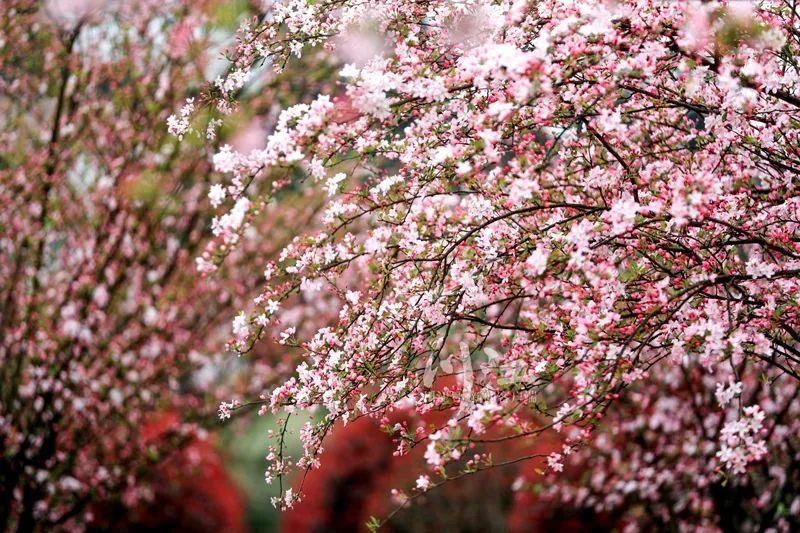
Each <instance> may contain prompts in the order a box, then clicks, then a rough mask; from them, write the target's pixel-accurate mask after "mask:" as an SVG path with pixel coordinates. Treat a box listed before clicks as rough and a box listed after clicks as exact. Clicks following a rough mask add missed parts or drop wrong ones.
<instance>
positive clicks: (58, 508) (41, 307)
mask: <svg viewBox="0 0 800 533" xmlns="http://www.w3.org/2000/svg"><path fill="white" fill-rule="evenodd" d="M244 7H246V6H244ZM241 8H242V6H239V8H237V9H241ZM225 9H227V8H226V6H221V5H220V2H215V1H188V0H187V1H182V0H180V1H178V0H175V1H167V2H161V1H152V0H147V1H143V2H113V1H105V0H48V1H45V2H37V1H30V0H12V1H10V2H3V3H2V6H0V64H1V65H2V67H1V68H0V202H2V204H3V209H2V210H0V254H1V256H0V257H1V258H0V373H1V374H2V377H1V378H0V383H1V385H0V450H2V453H1V454H0V530H5V529H9V530H14V529H16V530H19V531H30V530H33V529H36V530H46V531H51V530H53V528H59V529H83V528H85V527H86V524H87V523H88V522H91V520H92V514H93V513H94V512H95V511H96V510H97V509H101V510H103V509H107V508H112V507H114V506H116V505H117V504H119V505H122V506H123V507H125V506H127V507H136V506H137V505H139V503H138V502H140V500H142V499H147V498H149V497H151V496H152V495H153V494H154V491H155V489H156V488H157V487H156V488H154V486H153V484H152V483H157V484H159V483H160V484H161V485H162V486H163V479H162V481H158V479H155V480H154V479H152V478H153V476H156V478H158V476H163V472H164V469H163V468H161V467H160V466H158V465H159V464H160V463H162V461H164V460H165V459H166V460H171V461H172V462H175V460H176V459H175V457H172V458H171V459H170V455H171V454H173V452H174V453H176V454H178V455H177V457H178V458H179V459H178V460H184V459H185V457H186V456H185V455H183V452H182V451H181V450H182V449H183V448H184V445H187V444H190V445H191V446H193V447H197V446H203V445H202V444H197V442H198V439H201V440H202V439H203V438H205V437H204V434H203V431H201V430H200V425H199V424H197V423H196V422H202V421H203V420H208V419H209V417H208V416H207V415H205V413H207V411H208V405H209V401H208V399H207V398H205V390H206V389H208V388H213V387H211V385H215V384H216V385H218V384H219V383H218V382H219V381H220V380H221V379H222V377H220V373H221V370H223V365H222V363H221V362H220V359H219V355H220V354H221V352H222V348H223V347H224V340H225V333H224V331H223V333H222V335H220V321H223V322H227V321H228V320H229V317H230V315H231V314H233V312H234V309H237V308H240V307H241V306H243V305H245V302H247V301H248V299H249V297H250V296H251V293H252V292H253V290H254V288H255V287H257V286H258V284H259V279H260V277H261V270H260V269H258V270H256V271H255V272H252V270H251V269H252V265H253V264H254V263H253V261H252V256H254V257H259V258H263V257H269V256H270V255H271V254H272V253H273V252H274V250H275V249H279V248H280V247H281V243H282V242H283V241H282V239H285V236H284V237H281V236H280V234H281V230H280V228H278V229H275V230H272V231H271V234H272V235H273V239H272V240H271V241H270V242H263V241H257V242H256V241H253V242H251V243H250V244H249V247H248V246H246V245H245V244H246V243H243V245H242V246H241V247H240V249H239V250H238V251H237V254H235V255H234V256H232V257H231V258H230V259H231V261H230V262H229V263H228V265H227V266H226V268H227V270H226V273H227V274H226V276H225V278H219V279H216V278H215V279H202V278H201V277H200V276H198V275H197V273H196V272H195V268H194V262H195V256H196V255H197V254H198V253H199V250H202V248H198V247H200V246H201V244H202V243H204V242H205V241H206V240H207V239H208V237H209V235H210V232H209V229H210V222H211V218H210V216H207V214H206V213H208V211H209V207H208V205H204V204H206V203H207V202H208V200H207V199H206V192H207V190H208V188H209V187H210V186H211V184H212V182H213V180H214V179H215V178H214V176H215V173H214V171H213V168H212V165H211V163H210V161H208V160H207V158H205V157H204V156H203V152H202V151H201V150H200V149H201V148H202V147H203V142H206V141H208V142H212V143H213V142H217V141H216V140H215V139H216V134H213V133H212V132H209V134H208V136H207V138H205V139H204V140H203V142H194V143H192V142H190V140H189V139H187V140H186V141H185V142H183V143H179V142H178V141H177V140H176V139H174V138H172V137H171V136H170V135H169V134H168V132H167V127H166V125H165V122H166V120H167V118H168V116H169V114H170V113H171V112H172V111H173V110H174V109H175V108H176V107H177V106H178V105H179V101H182V100H183V98H184V97H185V96H186V94H187V91H188V92H190V93H191V92H199V91H200V89H201V88H202V86H203V85H204V84H205V83H206V79H207V77H208V76H212V77H213V74H214V72H215V69H216V70H219V69H221V68H222V69H224V63H221V62H220V61H219V60H218V59H217V58H216V57H215V54H216V52H214V51H213V47H214V46H219V45H220V44H222V43H224V42H225V39H226V38H227V39H230V37H231V35H232V33H233V32H232V30H231V29H227V30H226V28H225V22H224V21H221V17H222V15H221V14H220V13H222V14H224V13H225ZM226 16H227V15H226ZM235 16H236V12H234V13H233V17H235ZM262 81H264V80H262ZM265 83H269V80H266V81H265ZM295 88H297V90H298V91H299V90H301V89H302V87H300V86H297V87H295ZM284 92H286V91H284ZM271 94H272V93H269V94H267V93H264V94H259V93H252V94H249V95H241V97H242V98H243V99H246V100H247V101H248V105H249V112H248V114H246V115H245V114H242V115H239V116H238V119H239V120H240V121H241V124H233V121H232V120H230V121H229V122H228V123H227V124H226V125H225V126H224V128H223V130H224V131H222V132H221V133H220V137H219V138H220V139H227V140H228V141H229V142H233V143H236V145H237V146H245V145H246V142H245V141H246V138H247V137H248V135H249V139H250V141H249V142H251V143H253V142H256V143H258V142H260V140H259V133H260V131H261V130H260V129H259V128H258V127H257V126H258V125H259V124H260V123H261V121H266V122H268V120H269V116H270V111H271V109H272V108H273V104H274V99H273V97H272V96H271ZM292 94H294V95H296V94H297V92H295V93H292ZM196 118H197V117H196ZM197 120H203V121H205V123H207V124H216V122H214V121H215V118H214V116H213V113H212V114H207V115H206V116H204V117H202V118H197ZM248 123H250V124H253V125H255V126H251V127H249V129H248V128H247V127H246V125H247V124H248ZM248 131H249V132H250V133H249V134H248V133H247V132H248ZM308 212H313V204H310V203H309V204H307V203H297V204H296V205H289V204H284V205H283V206H282V210H281V212H280V213H277V214H275V216H273V217H272V218H271V219H270V221H267V222H265V224H266V223H269V222H276V223H278V224H281V223H282V220H283V217H289V218H291V219H292V220H295V221H301V220H302V218H303V217H307V216H308ZM262 229H263V230H264V231H268V230H269V228H268V227H267V226H264V227H263V228H262ZM240 265H244V268H240ZM251 274H252V275H251ZM227 366H230V365H227ZM223 377H224V376H223ZM265 379H267V378H265ZM252 384H253V382H251V383H248V384H247V385H248V386H249V385H252ZM228 385H230V386H232V387H233V388H234V389H236V387H237V386H238V385H237V384H236V383H232V384H230V383H228V384H226V387H225V389H228ZM256 385H257V384H256ZM259 390H260V389H259ZM212 410H213V409H212ZM165 413H168V414H169V416H171V417H176V422H175V423H174V424H171V425H170V428H169V431H165V432H163V435H161V436H160V437H159V438H158V439H152V438H149V439H148V438H147V436H146V430H145V428H147V427H150V426H152V425H153V424H155V423H158V420H160V419H162V418H163V416H165ZM208 448H209V449H211V447H210V446H208ZM190 456H191V454H190ZM181 458H183V459H181ZM169 471H170V470H167V472H169ZM98 502H103V506H105V507H103V506H100V507H98ZM105 518H107V519H111V520H113V517H105Z"/></svg>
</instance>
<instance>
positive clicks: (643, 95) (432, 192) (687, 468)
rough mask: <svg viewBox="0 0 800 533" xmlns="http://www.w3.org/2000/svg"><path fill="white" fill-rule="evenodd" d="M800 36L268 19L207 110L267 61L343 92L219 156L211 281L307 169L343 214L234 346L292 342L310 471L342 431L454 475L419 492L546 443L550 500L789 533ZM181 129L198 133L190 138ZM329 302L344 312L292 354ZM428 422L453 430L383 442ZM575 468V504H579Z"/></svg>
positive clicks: (308, 10) (502, 6)
mask: <svg viewBox="0 0 800 533" xmlns="http://www.w3.org/2000/svg"><path fill="white" fill-rule="evenodd" d="M797 24H798V20H797V15H796V11H795V9H794V8H793V5H792V3H791V2H780V1H763V2H759V3H758V4H757V5H756V4H751V3H747V2H729V3H727V4H726V3H725V2H721V3H715V2H711V3H703V4H700V3H694V2H685V1H670V2H666V1H665V2H659V1H653V0H637V1H633V2H617V3H615V2H600V1H584V2H572V1H565V0H542V1H528V0H518V1H514V2H511V1H504V2H482V1H464V2H456V1H445V0H442V1H435V0H423V1H406V0H390V1H381V2H368V3H367V4H365V3H363V2H350V1H346V0H345V1H337V2H327V1H322V2H313V3H310V2H305V1H304V0H292V1H286V2H278V3H275V4H274V5H272V6H271V7H270V8H269V9H268V10H267V11H266V12H265V14H264V15H263V16H262V17H260V18H258V19H256V20H254V21H252V22H251V23H248V24H246V25H245V26H244V27H243V28H242V29H241V32H240V39H239V43H238V46H237V47H236V50H235V53H234V55H233V67H232V70H231V72H230V73H229V75H228V76H226V77H221V78H220V79H218V80H217V82H216V83H215V84H214V85H213V87H212V88H211V90H210V91H209V92H208V93H207V96H208V97H209V99H210V100H211V101H213V102H214V104H215V105H216V107H217V109H219V110H220V111H222V112H229V111H231V110H232V109H234V108H235V106H236V102H235V94H236V93H237V91H239V89H240V88H241V87H243V86H244V85H245V84H246V83H247V80H248V79H250V78H251V77H252V76H257V75H259V73H260V72H261V68H262V67H263V66H265V65H266V66H272V67H276V68H277V70H278V71H280V70H281V69H282V68H284V67H285V66H286V65H290V64H291V63H292V62H293V61H300V60H302V59H297V58H302V57H303V56H304V54H310V55H313V56H314V57H318V56H319V54H323V56H325V57H326V58H327V61H329V62H330V63H331V64H332V65H335V66H336V67H337V70H338V79H336V80H334V81H335V82H336V84H334V83H332V84H331V89H330V91H328V92H323V93H321V94H319V95H318V96H317V97H316V98H315V99H313V100H308V101H305V102H301V103H297V104H296V105H293V106H291V107H288V108H287V109H285V110H284V111H283V112H282V113H281V115H280V117H279V119H278V121H277V124H276V126H275V128H274V131H273V133H272V134H271V135H270V136H269V138H268V139H267V141H266V146H265V147H263V149H257V150H253V151H251V152H249V153H240V152H237V151H236V150H232V149H230V148H229V147H223V148H222V150H220V151H219V152H218V153H217V154H216V155H215V156H214V163H215V165H216V167H217V169H218V170H219V171H221V172H227V173H229V174H230V175H231V176H232V179H231V180H230V182H229V184H228V185H227V186H226V187H222V188H218V189H215V190H212V191H211V195H212V199H213V200H214V201H215V202H218V203H220V204H224V205H225V206H226V212H225V213H224V214H222V215H220V216H218V217H217V219H216V220H215V223H214V226H213V229H214V232H215V235H216V237H217V239H216V241H215V242H214V243H212V244H211V245H210V246H209V247H208V248H207V249H206V252H205V253H204V254H203V256H202V257H201V258H199V259H198V265H199V268H200V270H201V271H203V272H206V273H210V272H213V271H214V270H215V269H216V268H218V265H220V264H223V259H224V257H225V256H226V255H227V254H229V253H230V250H231V249H235V248H236V246H238V243H239V242H240V241H241V236H242V235H243V234H244V232H245V230H246V228H248V226H249V224H250V220H251V219H252V216H254V215H256V214H257V213H259V212H260V211H262V210H263V209H269V207H267V206H268V205H269V204H270V202H271V201H272V200H275V201H277V202H278V203H279V202H280V200H281V195H282V194H283V192H282V191H284V190H286V188H287V187H290V186H291V187H294V186H296V185H297V178H296V176H297V171H298V170H300V171H302V173H301V174H302V175H304V176H307V178H300V179H302V180H304V181H306V182H307V184H306V186H308V187H312V188H319V189H322V190H323V191H324V193H325V194H327V195H328V196H329V200H328V203H327V206H326V209H325V211H324V213H323V214H322V215H321V217H320V218H319V229H318V230H317V231H314V232H311V233H307V234H304V235H302V236H299V237H298V238H296V239H295V240H294V241H293V242H292V243H291V244H290V245H289V246H287V247H286V248H284V250H283V253H282V254H281V256H280V258H279V260H278V261H275V262H269V263H268V264H267V265H266V270H265V276H266V278H267V283H266V285H265V287H264V290H263V293H262V294H261V295H260V296H259V297H258V298H256V299H255V301H254V302H253V304H252V305H251V306H248V308H247V309H245V310H244V311H243V312H242V314H240V315H239V316H237V317H236V319H235V320H234V322H233V340H232V341H231V342H232V346H233V347H234V348H236V349H237V350H238V351H239V352H240V353H242V354H245V353H247V352H249V350H250V349H251V348H252V347H253V346H254V344H255V343H256V342H257V341H258V340H259V339H261V338H262V336H263V335H265V334H266V333H267V332H269V331H274V332H276V333H278V332H280V335H279V342H282V343H285V344H287V345H296V346H298V347H300V348H301V353H302V356H301V362H300V363H299V365H298V366H297V371H296V375H294V376H293V377H291V378H290V379H288V380H287V381H285V383H283V384H282V385H281V386H279V387H277V388H275V389H274V390H271V391H266V392H265V395H263V396H262V398H263V402H264V407H263V408H262V412H263V411H267V410H272V411H275V412H280V411H283V410H286V411H287V412H288V413H292V412H294V411H295V410H298V409H307V410H312V411H313V410H320V409H321V411H319V412H320V414H318V416H316V417H315V420H314V422H313V423H311V422H310V423H309V424H308V425H307V426H306V427H304V429H303V430H302V431H301V437H302V438H303V441H304V445H305V454H304V456H303V457H301V458H299V459H298V460H297V461H296V464H297V466H299V467H300V468H301V469H303V468H313V467H314V466H316V465H317V454H318V453H319V451H320V449H321V448H322V446H323V439H324V437H325V435H326V434H327V433H328V431H329V429H330V427H331V425H332V424H333V423H334V422H335V421H336V420H348V419H352V418H354V417H360V416H365V415H366V416H372V417H376V418H378V419H381V418H383V419H384V422H386V426H387V427H386V429H387V430H388V431H390V432H391V433H392V434H393V435H394V438H395V441H396V443H397V449H398V453H401V454H402V453H405V452H406V451H407V450H408V449H409V448H410V447H413V446H416V445H421V446H424V447H426V453H425V457H426V459H427V462H428V464H429V466H430V468H431V469H432V470H433V473H434V474H435V475H434V476H433V477H432V478H428V477H427V476H423V477H421V478H420V481H419V482H418V483H417V486H416V488H414V489H412V490H411V491H410V492H409V493H408V496H409V497H414V495H416V494H419V493H422V492H424V491H426V490H430V489H431V488H432V487H433V486H435V485H436V484H437V483H442V482H445V481H446V480H447V479H450V478H452V476H453V475H454V474H455V473H456V472H462V473H463V472H471V471H475V470H481V469H483V468H487V467H490V466H492V463H493V462H492V458H491V455H483V456H475V458H474V459H473V455H472V452H471V449H472V448H471V447H472V446H474V445H476V444H480V445H482V446H489V445H490V443H491V442H492V441H494V442H502V441H504V440H507V439H510V438H525V437H531V438H535V437H536V435H537V434H540V433H542V432H545V431H549V432H556V433H557V434H558V435H560V437H561V438H562V439H563V450H562V451H560V452H558V453H555V452H554V453H551V454H549V456H548V464H549V468H548V470H549V474H548V475H549V476H550V477H552V479H553V481H556V483H553V484H550V485H549V487H550V488H549V489H548V490H550V491H553V492H557V493H559V494H561V497H562V498H563V499H564V500H565V501H568V502H571V504H572V505H574V506H575V507H589V508H594V509H595V510H597V511H603V510H607V509H612V508H617V507H625V508H626V509H630V513H631V517H630V520H631V521H632V523H640V524H642V523H647V522H648V521H651V522H655V523H671V524H673V525H675V526H683V527H690V526H692V525H698V524H702V525H706V526H708V527H712V528H714V527H726V526H730V525H731V524H747V523H755V524H761V523H763V524H778V525H779V526H780V527H781V528H784V529H785V528H788V527H790V523H794V522H792V521H796V520H797V516H798V511H800V500H799V499H798V498H797V496H796V495H797V488H798V481H799V479H798V472H797V461H798V452H799V451H800V450H799V449H798V445H800V442H798V439H797V435H798V431H800V416H798V415H800V402H797V400H796V399H797V395H798V392H800V389H798V378H800V373H799V372H800V366H798V364H800V324H798V313H800V304H799V302H798V300H797V294H798V284H800V277H799V276H798V274H800V237H798V224H800V219H799V218H798V216H800V199H798V188H799V187H800V181H799V180H798V176H799V175H800V174H799V173H800V159H799V154H798V141H799V140H800V139H799V138H798V134H799V133H800V122H798V119H799V118H800V117H798V113H799V112H800V95H798V64H797V62H796V57H797V54H798V52H800V41H799V40H798V32H797V30H796V28H797ZM376 41H377V42H378V44H375V42H376ZM353 43H355V44H353ZM348 48H349V50H348ZM354 48H355V49H356V50H355V51H354V50H353V49H354ZM292 56H297V57H296V58H293V57H292ZM170 126H171V129H172V130H173V132H174V133H176V134H179V135H182V134H185V133H187V132H188V131H190V130H191V128H192V125H191V120H190V113H187V114H185V115H184V118H183V119H181V118H179V117H176V118H174V119H173V121H172V122H171V124H170ZM254 191H258V192H254ZM263 237H264V238H266V239H268V238H269V235H264V236H263ZM296 294H300V296H301V298H299V299H298V298H296V297H294V296H293V295H296ZM314 300H326V301H334V302H338V304H336V305H337V311H338V312H337V314H336V316H335V317H333V319H332V320H330V321H329V322H328V323H321V324H319V327H318V329H317V330H316V331H315V332H313V333H312V334H308V335H306V334H304V333H301V332H298V331H296V330H295V329H294V327H292V328H288V329H286V330H283V327H284V326H285V324H284V323H283V322H282V316H283V315H282V314H283V313H285V312H289V310H290V309H292V308H295V307H297V306H298V305H300V306H302V305H306V304H304V303H303V302H309V301H314ZM281 324H283V325H281ZM282 330H283V331H282ZM453 376H455V379H451V378H452V377H453ZM443 380H445V381H443ZM236 405H237V404H236V402H233V403H230V404H223V405H222V406H221V409H220V412H221V415H222V416H223V417H227V416H228V415H229V414H230V409H231V408H233V407H235V406H236ZM409 407H410V408H412V409H413V410H415V411H417V412H418V413H420V414H424V413H426V412H428V411H431V410H439V411H444V412H447V413H449V417H448V421H447V422H445V423H443V424H441V425H440V426H436V427H431V425H429V424H428V425H426V424H424V423H423V422H419V423H418V424H414V423H413V422H410V423H402V424H399V423H398V424H394V425H392V424H389V423H388V420H389V419H388V418H384V417H386V416H387V415H389V413H390V412H391V411H392V410H393V409H396V408H404V409H405V408H409ZM498 427H499V428H502V433H503V434H502V436H499V437H498V436H497V435H496V434H495V433H494V432H492V433H491V435H492V436H489V434H488V433H487V432H488V430H489V428H498ZM284 432H285V427H284ZM284 432H279V433H276V437H277V438H278V439H279V440H280V438H281V437H282V436H283V434H284ZM520 458H521V459H522V457H520ZM269 459H272V461H273V463H272V466H271V467H270V470H269V471H268V472H267V477H268V479H269V478H271V477H273V475H276V474H277V475H281V474H283V473H285V472H286V471H287V469H288V468H289V467H290V465H291V463H292V461H291V459H290V458H288V457H286V456H285V454H284V453H283V447H282V446H281V444H280V442H278V443H277V444H275V446H274V448H272V451H271V452H270V456H269ZM567 462H574V463H575V464H582V465H583V466H584V468H585V469H586V470H585V472H586V474H585V475H584V476H583V477H582V478H581V479H580V480H579V481H578V482H576V483H573V482H574V481H575V479H574V477H573V478H571V480H567V479H566V478H565V479H562V481H563V482H562V483H558V481H559V479H560V478H559V472H561V471H562V470H563V469H564V466H565V463H567ZM571 487H574V488H571ZM297 497H298V495H297V494H296V493H295V492H293V491H291V490H289V491H287V492H286V493H285V494H284V496H283V498H282V500H281V501H280V502H278V503H281V504H282V505H286V506H291V505H292V502H293V501H294V499H295V498H297ZM636 502H639V503H642V502H644V503H647V502H650V503H649V505H647V506H646V507H644V509H645V510H644V511H642V508H641V507H637V506H636V505H635V504H636ZM748 520H750V521H752V522H747V521H748ZM795 525H796V524H795Z"/></svg>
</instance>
